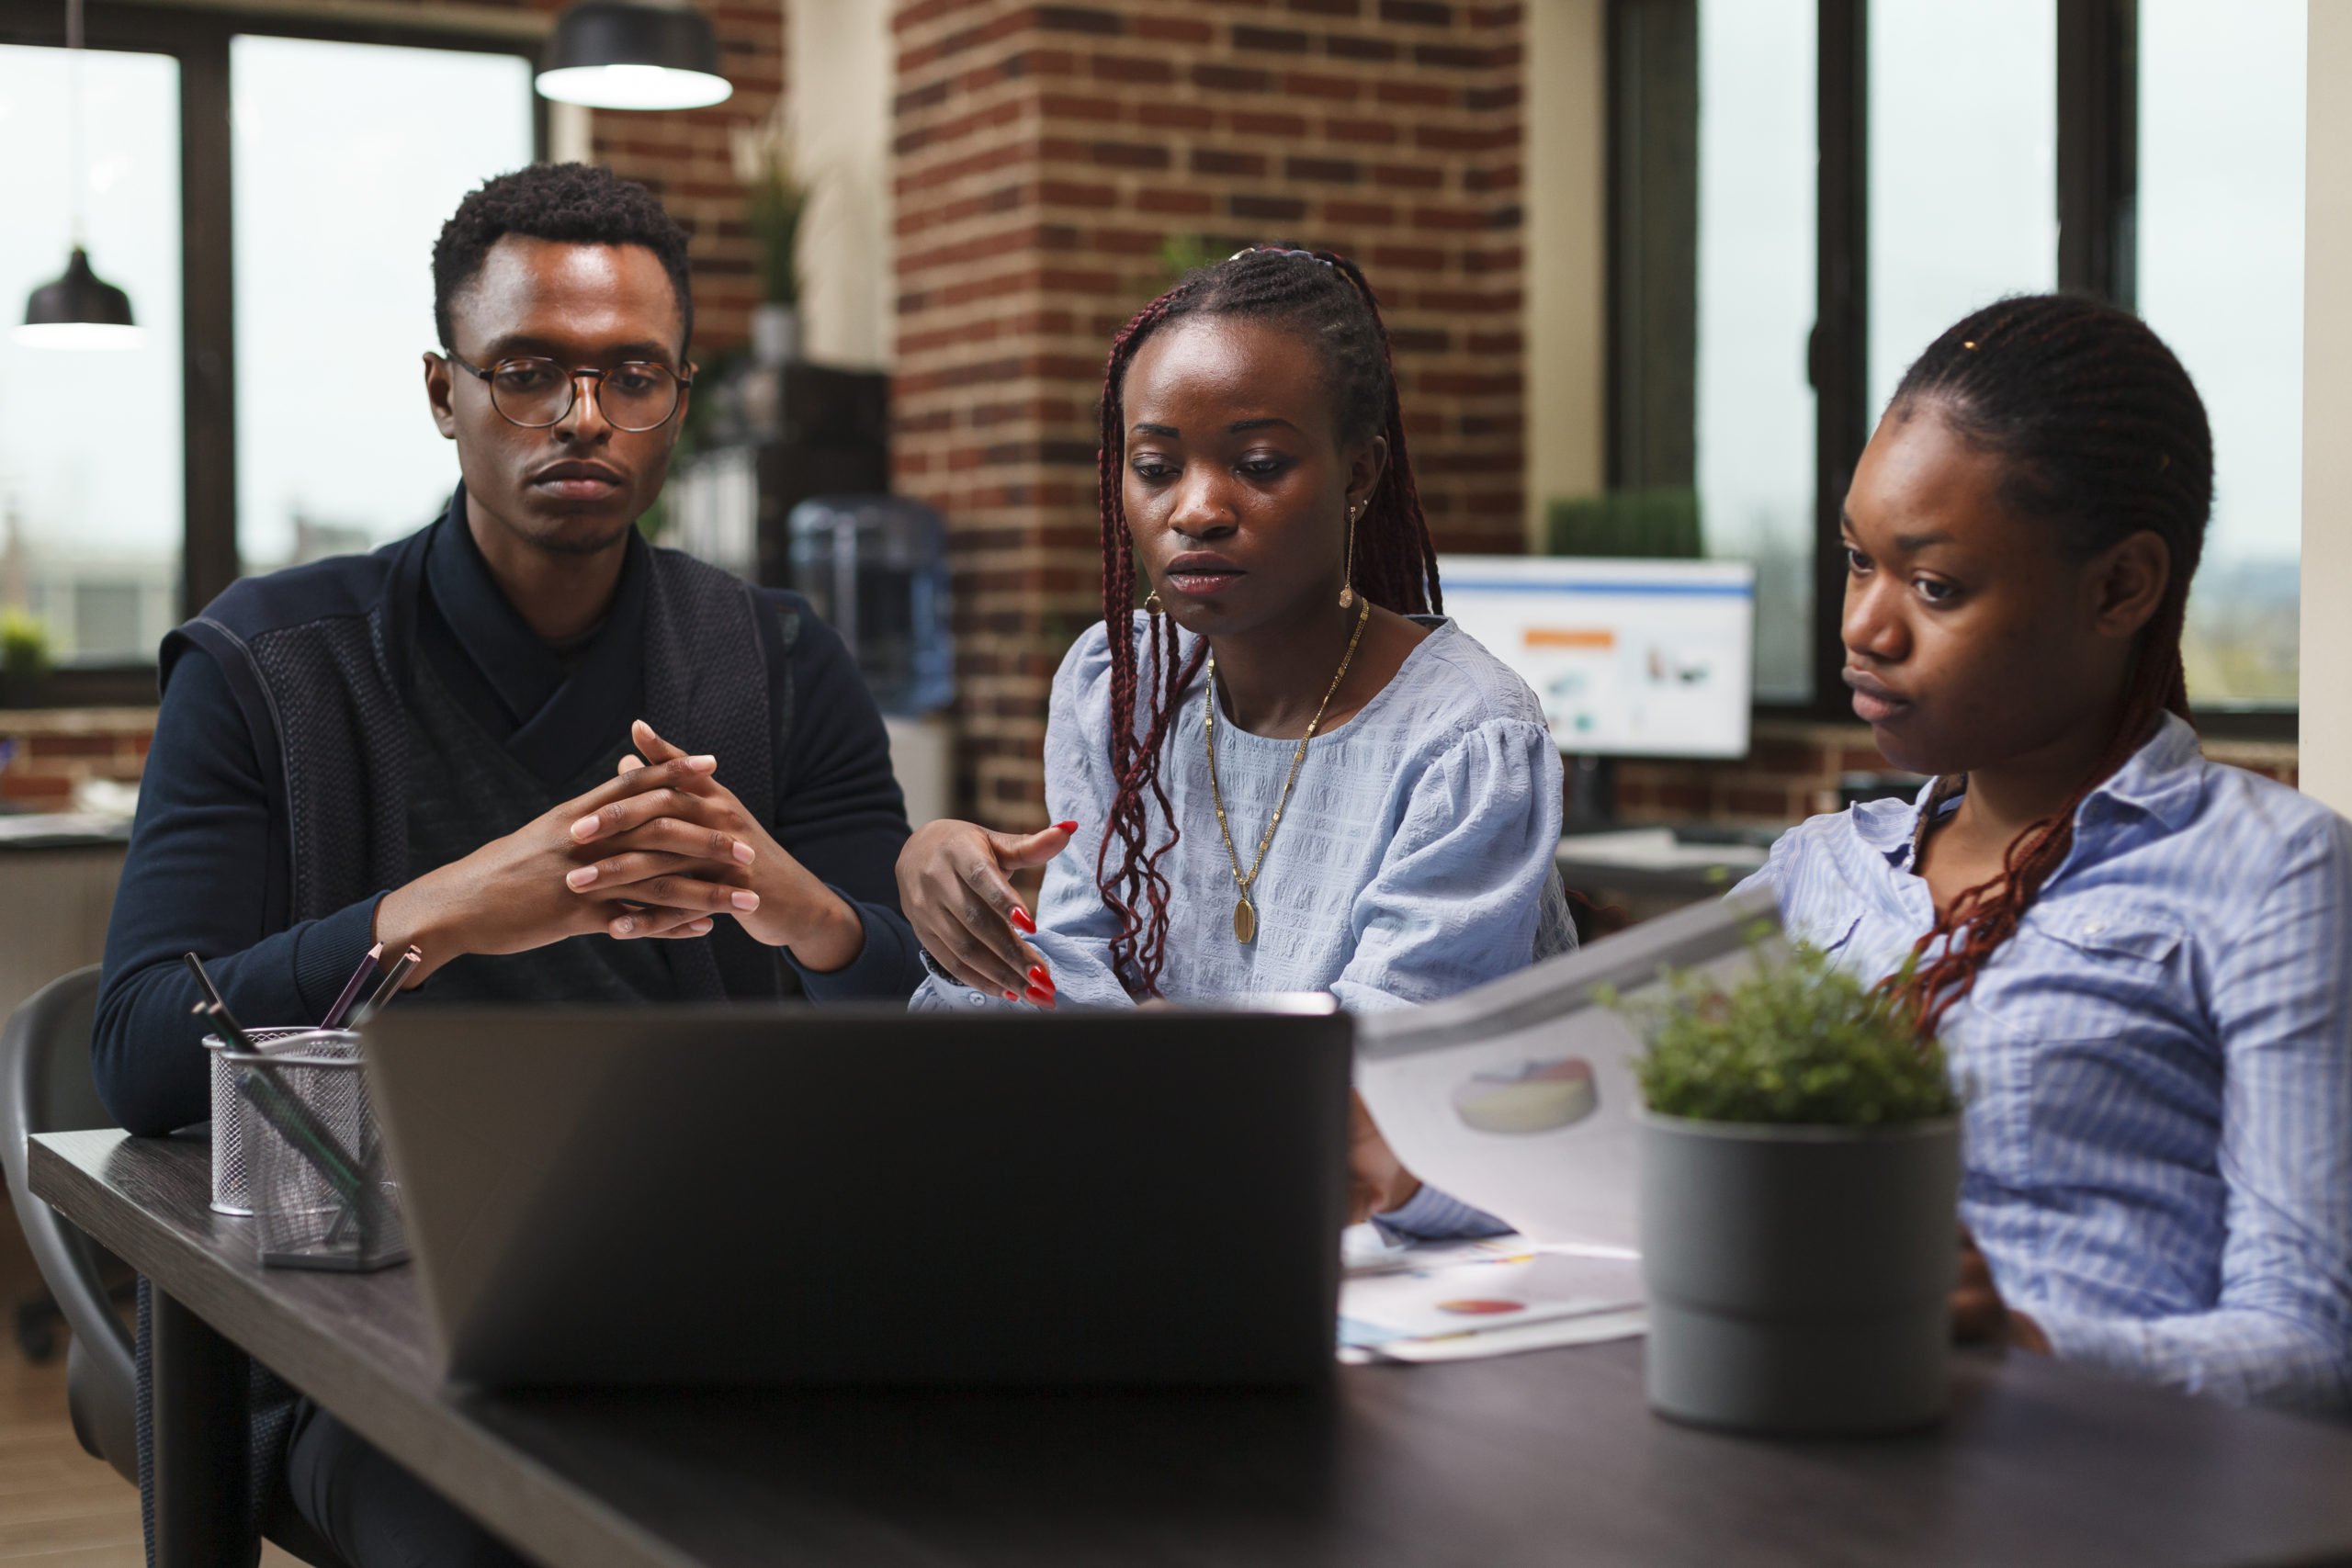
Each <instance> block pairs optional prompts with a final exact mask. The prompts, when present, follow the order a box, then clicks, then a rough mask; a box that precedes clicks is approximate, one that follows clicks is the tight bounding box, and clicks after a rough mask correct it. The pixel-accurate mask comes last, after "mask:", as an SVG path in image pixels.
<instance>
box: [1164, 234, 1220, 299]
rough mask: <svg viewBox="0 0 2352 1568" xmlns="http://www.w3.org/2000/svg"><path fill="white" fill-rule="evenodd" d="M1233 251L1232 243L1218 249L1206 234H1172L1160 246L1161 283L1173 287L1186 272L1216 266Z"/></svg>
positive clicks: (1165, 286)
mask: <svg viewBox="0 0 2352 1568" xmlns="http://www.w3.org/2000/svg"><path fill="white" fill-rule="evenodd" d="M1232 251H1233V247H1232V246H1230V245H1227V247H1226V248H1225V250H1224V251H1223V252H1220V251H1218V250H1217V248H1216V245H1215V243H1212V242H1211V241H1210V240H1209V238H1208V236H1206V235H1205V234H1170V235H1169V236H1168V238H1167V239H1166V240H1164V241H1162V242H1161V243H1160V246H1159V285H1160V287H1161V288H1174V287H1175V286H1176V283H1177V280H1178V279H1180V278H1182V276H1184V275H1185V274H1186V273H1188V272H1197V271H1199V270H1200V269H1201V268H1202V267H1204V266H1215V265H1216V264H1217V263H1218V262H1220V261H1222V260H1224V259H1225V257H1226V256H1227V255H1229V254H1232Z"/></svg>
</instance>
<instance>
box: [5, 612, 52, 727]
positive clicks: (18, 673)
mask: <svg viewBox="0 0 2352 1568" xmlns="http://www.w3.org/2000/svg"><path fill="white" fill-rule="evenodd" d="M49 666H50V648H49V624H48V623H47V622H45V621H43V620H42V619H41V618H40V616H39V615H33V614H31V613H30V612H29V611H26V610H20V609H17V608H15V607H14V606H11V607H9V608H7V609H5V610H0V707H12V708H17V707H26V706H29V705H31V703H32V700H33V695H34V693H35V692H36V691H37V690H38V689H39V687H40V678H41V677H42V676H43V675H45V674H47V673H49Z"/></svg>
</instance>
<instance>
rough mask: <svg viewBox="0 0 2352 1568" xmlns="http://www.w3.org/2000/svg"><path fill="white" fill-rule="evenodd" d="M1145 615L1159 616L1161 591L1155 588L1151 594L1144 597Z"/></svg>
mask: <svg viewBox="0 0 2352 1568" xmlns="http://www.w3.org/2000/svg"><path fill="white" fill-rule="evenodd" d="M1143 613H1144V614H1145V615H1158V614H1159V589H1157V588H1155V589H1153V590H1152V591H1151V592H1148V593H1147V594H1145V595H1144V599H1143Z"/></svg>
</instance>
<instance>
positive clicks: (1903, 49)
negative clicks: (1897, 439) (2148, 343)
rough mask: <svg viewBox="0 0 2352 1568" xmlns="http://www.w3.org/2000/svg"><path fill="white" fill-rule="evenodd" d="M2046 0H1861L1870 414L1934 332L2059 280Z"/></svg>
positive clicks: (2053, 75)
mask: <svg viewBox="0 0 2352 1568" xmlns="http://www.w3.org/2000/svg"><path fill="white" fill-rule="evenodd" d="M2057 38H2058V27H2057V4H2056V0H1969V4H1967V5H1965V6H1954V5H1951V4H1950V3H1949V0H1872V4H1871V14H1870V73H1869V82H1870V155H1869V169H1870V283H1871V287H1870V382H1869V387H1870V391H1869V400H1868V403H1867V406H1866V409H1865V411H1864V412H1865V414H1866V416H1867V417H1868V418H1869V420H1870V421H1871V423H1873V424H1874V423H1876V422H1877V419H1878V415H1879V412H1880V411H1881V410H1883V409H1884V408H1885V407H1886V401H1887V400H1888V399H1889V398H1890V397H1892V396H1894V385H1895V383H1896V382H1897V381H1899V380H1901V379H1902V378H1903V372H1904V371H1905V370H1906V369H1908V368H1909V367H1910V364H1911V361H1912V360H1914V359H1916V358H1917V357H1918V355H1919V351H1920V350H1922V349H1924V348H1926V347H1927V346H1928V344H1930V343H1932V342H1934V341H1935V339H1936V337H1937V334H1939V333H1941V332H1942V331H1943V330H1944V329H1945V328H1946V327H1948V326H1950V325H1951V324H1952V323H1953V322H1954V321H1958V320H1960V318H1961V317H1962V316H1964V315H1966V314H1968V313H1969V312H1970V311H1971V310H1975V309H1976V308H1977V307H1979V306H1981V305H1987V304H1990V303H1992V301H1994V300H1995V299H1999V298H2000V297H2001V296H2002V295H2004V294H2029V293H2043V292H2047V291H2048V290H2050V289H2051V288H2055V287H2056V286H2057V283H2058V204H2057V201H2056V198H2055V191H2056V188H2057V167H2058V163H2057V160H2058V94H2057V68H2058V56H2057V50H2056V47H2055V45H2056V42H2057Z"/></svg>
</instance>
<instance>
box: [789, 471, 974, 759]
mask: <svg viewBox="0 0 2352 1568" xmlns="http://www.w3.org/2000/svg"><path fill="white" fill-rule="evenodd" d="M785 528H786V534H787V535H788V536H789V537H790V540H791V571H792V586H793V587H794V588H795V589H796V590H797V591H798V592H800V593H801V594H802V595H803V596H805V597H806V598H807V599H808V601H809V604H812V605H814V606H816V610H817V613H818V614H819V615H821V616H823V617H824V618H825V620H826V622H827V623H828V624H829V625H831V626H832V628H833V629H834V630H835V631H837V632H839V633H841V635H842V641H843V642H845V643H847V644H848V645H849V650H850V652H851V654H852V655H853V656H854V658H855V659H856V660H857V668H858V671H859V672H860V673H862V674H863V675H864V676H865V684H866V688H867V690H869V691H871V692H872V693H873V694H874V702H875V705H876V706H877V707H879V708H880V709H881V710H882V711H883V712H884V713H886V714H896V715H900V716H909V717H911V716H915V715H918V714H926V713H932V712H934V711H936V710H937V709H940V708H944V707H945V706H946V705H948V704H949V703H950V702H952V701H954V700H955V695H956V656H955V645H954V643H953V642H952V641H951V640H950V637H949V632H948V619H947V614H948V605H947V524H946V520H945V519H944V518H942V517H941V516H940V515H939V513H936V512H933V510H932V509H931V508H930V507H928V506H925V505H924V504H923V503H922V502H919V501H910V500H908V499H907V498H906V497H904V496H898V495H820V496H812V497H810V498H809V500H807V501H804V502H801V503H800V504H799V505H797V506H796V507H794V508H793V509H792V514H791V515H790V516H789V517H788V518H786V521H785Z"/></svg>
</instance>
